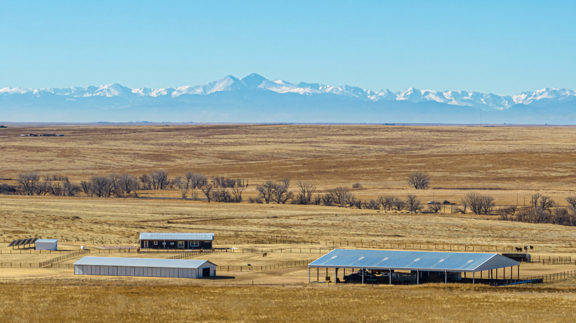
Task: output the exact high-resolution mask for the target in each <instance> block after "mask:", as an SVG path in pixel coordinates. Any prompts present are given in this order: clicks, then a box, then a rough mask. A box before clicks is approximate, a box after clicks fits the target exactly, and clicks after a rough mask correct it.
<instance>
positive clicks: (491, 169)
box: [0, 125, 576, 321]
mask: <svg viewBox="0 0 576 323" xmlns="http://www.w3.org/2000/svg"><path fill="white" fill-rule="evenodd" d="M27 133H38V134H49V133H57V134H63V135H64V136H60V137H23V136H20V135H21V134H27ZM574 157H576V128H573V127H501V126H499V127H483V126H477V127H471V126H468V127H467V126H429V127H428V126H384V125H382V126H380V125H195V126H177V125H167V126H109V125H102V126H93V125H85V126H78V125H76V126H69V125H63V126H55V125H54V126H34V127H26V126H10V127H9V128H7V129H0V183H12V184H13V183H15V179H16V178H17V176H18V174H19V173H26V172H37V173H39V174H42V175H53V174H59V175H66V176H69V177H70V178H71V180H72V181H75V182H79V181H81V180H87V179H89V178H90V177H92V176H96V175H108V174H118V173H128V174H133V175H140V174H143V173H149V172H152V171H155V170H158V169H164V170H166V171H168V173H169V175H170V176H171V177H174V176H182V175H183V174H184V173H185V172H188V171H191V172H199V173H203V174H206V175H209V176H226V177H232V178H243V179H246V180H247V181H248V182H249V184H250V186H249V187H248V189H247V191H246V195H245V197H246V198H245V199H247V198H248V197H250V196H254V195H255V194H256V192H255V189H254V187H255V184H258V183H260V182H262V181H265V180H279V179H281V178H283V177H290V178H291V179H292V183H295V182H297V181H305V182H309V183H313V184H315V185H316V186H317V187H318V188H319V191H321V192H322V191H324V190H326V189H330V188H334V187H338V186H343V187H347V188H350V189H351V191H352V192H353V193H354V194H355V195H356V196H357V197H359V198H361V199H375V198H376V197H378V196H385V195H394V196H399V197H405V196H406V195H407V194H414V195H416V196H417V197H418V198H419V199H421V200H422V201H423V202H426V201H428V200H440V201H443V200H448V201H452V202H456V203H458V202H459V201H460V199H461V198H462V197H463V196H464V195H465V194H466V193H468V192H471V191H475V192H481V193H486V194H490V195H492V196H494V197H495V199H496V203H497V205H498V206H499V207H502V206H506V205H520V206H521V205H526V203H527V202H528V200H529V198H530V195H531V194H533V193H535V192H540V193H544V194H547V195H549V196H551V197H552V198H553V199H554V200H556V202H557V204H558V205H564V204H565V202H564V199H565V198H566V197H567V196H572V195H575V194H576V192H575V190H574V183H575V181H574V178H575V169H576V163H575V162H574V160H575V159H574ZM415 171H422V172H426V173H428V174H430V177H431V187H430V188H429V189H427V190H414V189H411V188H410V187H409V186H408V185H407V183H406V178H407V176H408V175H409V174H410V173H412V172H415ZM356 183H358V184H360V186H359V187H357V188H352V185H353V184H356ZM293 187H294V186H293ZM138 193H139V195H140V198H109V199H99V198H91V197H86V196H78V197H52V196H17V195H0V223H1V224H0V317H3V318H10V321H40V320H45V321H63V320H82V321H111V320H114V321H120V320H121V321H141V320H142V319H148V320H160V319H162V320H164V319H166V320H170V321H279V320H280V321H358V320H361V321H383V320H394V321H398V320H400V321H445V320H457V321H474V320H482V321H485V320H491V321H526V320H530V321H544V320H546V321H573V320H574V313H573V310H572V309H573V304H574V301H576V299H574V295H576V294H574V291H575V288H576V284H575V282H576V281H575V280H574V278H569V277H566V279H562V280H557V281H554V282H547V283H545V284H542V285H525V286H516V287H500V288H496V287H480V286H474V287H472V286H466V285H459V284H449V285H448V286H444V285H443V284H442V285H435V284H428V285H422V286H391V287H390V286H377V287H369V286H345V285H343V284H338V285H335V284H327V283H325V282H323V283H320V284H308V271H307V269H306V263H307V262H309V261H310V260H313V259H315V258H317V257H319V256H320V255H321V254H323V253H325V252H327V251H329V250H331V249H332V248H335V247H340V248H346V247H348V248H382V249H384V248H385V249H403V250H439V251H441V250H444V251H446V250H452V251H476V252H509V251H514V250H515V248H516V247H522V246H533V249H532V250H531V253H532V255H533V256H534V257H541V258H546V257H571V258H570V259H571V262H568V263H563V264H555V265H547V264H523V265H522V266H521V277H523V278H527V277H532V276H536V275H545V274H557V273H564V272H568V271H573V270H574V269H576V267H575V265H574V263H573V262H574V260H576V229H574V228H573V227H568V226H559V225H552V224H530V223H519V222H508V221H501V220H499V219H498V217H497V216H475V215H471V214H466V215H462V214H456V213H453V212H452V211H451V210H450V208H446V209H443V210H442V211H441V212H440V213H439V214H433V215H432V214H407V213H402V212H389V213H387V212H384V211H375V210H365V209H362V210H358V209H351V208H339V207H325V206H302V205H292V204H285V205H278V204H268V205H266V204H252V203H247V202H243V203H207V202H206V201H193V200H182V199H179V198H178V197H179V194H180V193H179V192H178V190H168V191H160V192H158V191H139V192H138ZM143 231H163V232H190V231H192V232H195V231H197V232H214V233H215V236H216V240H215V247H217V248H230V249H227V251H218V252H214V253H203V254H191V253H183V252H178V253H148V254H144V255H143V254H138V253H135V252H134V250H133V249H126V248H130V247H132V248H135V247H136V245H137V238H138V232H143ZM30 236H36V237H43V238H58V239H60V241H59V249H60V251H58V252H52V253H46V252H43V253H40V252H37V251H34V250H17V249H16V250H12V248H8V247H7V243H8V242H9V241H11V240H12V239H18V238H22V237H30ZM81 245H84V246H86V247H87V248H88V249H90V251H89V253H90V255H93V256H123V257H142V256H144V257H154V258H196V259H208V260H211V261H213V262H215V263H216V264H218V265H219V269H218V270H219V274H220V275H222V279H216V280H186V279H157V278H141V277H136V278H134V277H123V278H122V277H75V276H74V275H73V271H72V267H71V266H72V263H73V262H74V261H76V260H77V259H78V258H79V257H80V255H78V256H74V257H68V258H65V259H62V260H59V261H57V262H56V265H55V266H54V267H43V266H42V265H41V264H42V262H45V261H51V260H55V259H56V258H57V257H60V256H62V255H68V254H74V253H73V252H77V251H78V250H79V249H80V246H81ZM119 248H122V249H119ZM128 250H130V251H128ZM322 276H324V275H322ZM32 302H34V306H30V304H32Z"/></svg>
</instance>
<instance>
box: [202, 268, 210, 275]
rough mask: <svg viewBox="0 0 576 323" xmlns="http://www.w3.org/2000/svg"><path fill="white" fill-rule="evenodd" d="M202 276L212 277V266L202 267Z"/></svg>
mask: <svg viewBox="0 0 576 323" xmlns="http://www.w3.org/2000/svg"><path fill="white" fill-rule="evenodd" d="M202 277H210V267H208V268H202Z"/></svg>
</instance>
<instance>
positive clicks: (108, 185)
mask: <svg viewBox="0 0 576 323" xmlns="http://www.w3.org/2000/svg"><path fill="white" fill-rule="evenodd" d="M90 188H91V192H92V194H94V195H96V196H97V197H110V195H111V194H112V190H113V189H114V183H113V182H112V180H111V179H110V177H104V176H96V177H92V179H91V181H90Z"/></svg>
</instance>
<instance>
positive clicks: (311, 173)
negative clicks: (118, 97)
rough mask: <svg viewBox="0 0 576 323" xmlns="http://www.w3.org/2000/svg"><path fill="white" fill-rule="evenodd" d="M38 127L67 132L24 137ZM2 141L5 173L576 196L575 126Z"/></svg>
mask: <svg viewBox="0 0 576 323" xmlns="http://www.w3.org/2000/svg"><path fill="white" fill-rule="evenodd" d="M30 132H35V133H61V134H64V137H20V136H19V135H20V134H22V133H30ZM0 147H2V163H0V177H3V178H7V179H10V178H15V177H16V176H17V174H18V173H25V172H39V173H41V174H62V175H67V176H70V177H71V179H73V180H77V181H79V180H85V179H88V178H89V177H91V176H95V175H107V174H112V173H128V174H133V175H140V174H142V173H147V172H151V171H154V170H157V169H165V170H167V171H168V172H169V174H170V175H171V176H179V175H183V174H184V172H186V171H193V172H200V173H203V174H206V175H212V176H213V175H221V176H228V177H237V178H245V179H247V180H248V181H249V183H251V184H256V183H260V182H262V181H265V180H269V179H270V180H277V179H280V178H283V177H290V178H292V180H293V182H295V181H298V180H304V181H308V182H312V183H315V184H316V185H317V186H318V187H319V188H321V189H326V188H333V187H336V186H345V187H351V186H352V184H354V183H360V184H361V185H362V188H361V189H358V190H355V191H354V193H355V194H356V195H357V196H358V197H360V198H363V199H365V198H376V197H377V196H378V195H386V194H395V195H405V194H408V193H416V194H417V195H419V197H421V198H422V199H423V200H428V199H436V200H442V199H447V200H451V201H459V200H460V198H461V196H462V195H464V194H465V193H466V191H469V190H482V191H483V192H489V193H490V194H491V195H493V196H494V197H495V198H496V201H497V203H498V204H501V205H511V204H516V205H522V204H525V203H526V202H527V199H528V198H529V196H530V194H532V193H533V192H534V191H540V192H546V193H547V194H549V195H551V196H552V197H553V198H554V199H556V200H557V201H558V202H560V204H562V203H564V201H563V200H564V198H565V197H566V196H568V195H572V194H573V193H574V192H575V187H574V174H576V164H575V163H574V162H573V161H574V160H575V158H576V152H575V151H576V128H575V127H482V126H478V127H465V126H445V127H441V126H436V127H434V126H430V127H424V126H380V125H198V126H177V125H170V126H132V127H130V126H52V127H46V126H44V127H18V126H14V127H10V128H7V129H1V131H0ZM415 171H423V172H427V173H429V174H430V175H431V179H432V181H431V186H432V188H434V189H432V190H427V191H422V192H414V191H413V190H410V189H409V188H408V186H407V184H406V177H407V175H408V174H410V173H412V172H415ZM253 189H254V185H252V186H251V187H249V190H248V191H247V196H250V195H251V194H252V195H253V194H254V190H253ZM162 194H166V192H162ZM162 194H161V195H162ZM168 195H170V196H173V197H176V196H178V192H177V191H175V192H172V193H168ZM144 196H146V194H144Z"/></svg>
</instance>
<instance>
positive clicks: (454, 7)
mask: <svg viewBox="0 0 576 323" xmlns="http://www.w3.org/2000/svg"><path fill="white" fill-rule="evenodd" d="M575 12H576V2H575V1H572V0H556V1H549V2H543V1H531V0H528V1H519V0H510V1H496V0H488V1H481V2H479V1H476V2H473V1H462V2H456V1H448V0H439V1H424V0H420V1H376V0H365V1H347V0H344V1H337V2H334V1H326V0H318V1H303V0H293V1H263V0H258V1H257V0H252V1H241V2H240V1H231V0H227V1H226V0H214V1H169V2H159V1H147V0H138V1H137V0H126V1H112V0H102V1H97V2H90V1H75V2H73V1H63V0H55V1H42V2H41V1H6V2H5V3H3V4H2V10H0V37H1V39H2V48H3V50H2V51H0V70H1V71H2V73H0V88H32V89H39V88H72V87H83V88H87V87H88V86H90V85H93V84H112V83H119V84H122V85H123V86H124V87H126V88H129V89H138V88H147V87H149V88H152V89H160V88H174V89H176V88H178V87H181V86H183V85H196V84H209V83H210V82H212V81H213V80H214V79H217V78H218V77H222V76H225V75H228V74H232V75H237V76H238V78H243V77H244V76H245V75H249V74H250V73H253V72H258V73H261V74H262V75H265V76H266V78H267V79H270V80H280V79H283V80H288V81H289V82H294V84H296V85H298V84H299V83H295V82H299V81H306V82H310V83H312V84H332V85H335V86H336V87H342V86H343V85H345V84H351V85H354V86H356V87H359V88H362V89H371V91H380V90H383V89H389V90H390V91H391V92H394V93H395V94H397V93H398V92H404V91H405V90H406V89H409V88H416V89H434V90H439V91H437V94H438V93H440V92H442V93H444V94H445V92H447V91H457V92H478V93H491V94H495V95H496V96H498V97H512V96H516V95H520V94H521V93H523V92H529V93H534V92H536V91H537V90H542V89H546V88H551V89H576V78H575V77H574V75H576V59H574V53H576V37H574V35H575V34H576V20H574V13H575ZM88 92H90V91H89V90H88ZM276 93H277V92H276ZM428 94H429V93H428ZM444 94H443V95H444ZM428 96H429V95H428ZM283 100H284V102H285V100H286V97H284V98H283ZM439 100H440V101H442V102H444V100H448V98H446V97H439ZM439 100H436V101H437V102H439ZM505 101H506V100H505ZM373 102H374V100H373ZM510 102H513V103H514V104H517V102H516V101H514V100H512V101H510ZM308 103H309V102H308ZM5 104H6V102H5V101H4V102H3V103H1V105H0V109H3V108H2V107H4V106H5ZM132 104H133V102H131V103H130V106H132ZM490 104H491V103H487V105H490ZM497 105H501V104H500V103H498V104H497ZM509 106H510V107H511V106H512V105H509ZM2 114H3V111H1V110H0V119H1V118H2Z"/></svg>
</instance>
